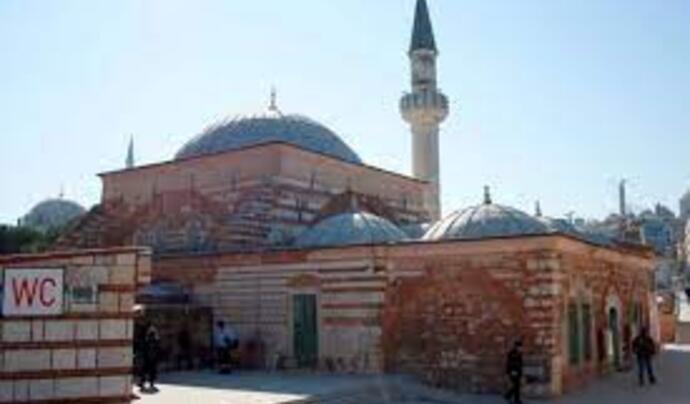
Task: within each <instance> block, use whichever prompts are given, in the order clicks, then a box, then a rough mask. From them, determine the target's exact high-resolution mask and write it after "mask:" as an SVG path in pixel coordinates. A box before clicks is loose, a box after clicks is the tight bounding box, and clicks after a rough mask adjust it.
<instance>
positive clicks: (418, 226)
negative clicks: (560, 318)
mask: <svg viewBox="0 0 690 404" xmlns="http://www.w3.org/2000/svg"><path fill="white" fill-rule="evenodd" d="M430 227H431V223H412V224H406V225H403V226H400V230H402V231H404V232H405V234H407V237H409V238H410V239H412V240H419V239H421V238H422V237H423V236H424V233H426V232H427V231H428V230H429V228H430Z"/></svg>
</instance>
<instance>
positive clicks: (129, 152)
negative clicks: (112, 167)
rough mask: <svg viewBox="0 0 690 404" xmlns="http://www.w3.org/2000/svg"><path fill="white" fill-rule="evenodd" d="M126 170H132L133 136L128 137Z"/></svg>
mask: <svg viewBox="0 0 690 404" xmlns="http://www.w3.org/2000/svg"><path fill="white" fill-rule="evenodd" d="M125 167H126V168H134V135H130V136H129V146H128V147H127V159H126V160H125Z"/></svg>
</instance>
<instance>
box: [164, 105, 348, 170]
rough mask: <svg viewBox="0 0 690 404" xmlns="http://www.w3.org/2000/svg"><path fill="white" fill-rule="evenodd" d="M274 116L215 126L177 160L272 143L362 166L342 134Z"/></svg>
mask: <svg viewBox="0 0 690 404" xmlns="http://www.w3.org/2000/svg"><path fill="white" fill-rule="evenodd" d="M273 108H274V109H273V110H272V113H269V114H267V115H265V116H260V117H250V118H238V119H234V120H231V121H226V122H221V123H219V124H217V125H214V126H211V127H209V128H208V129H206V130H205V131H204V132H202V133H201V134H200V135H198V136H196V137H195V138H193V139H192V140H190V141H189V142H187V144H185V145H184V146H183V147H182V148H181V149H180V150H179V151H178V152H177V154H176V155H175V158H176V159H184V158H189V157H196V156H203V155H207V154H213V153H220V152H225V151H231V150H238V149H242V148H245V147H249V146H255V145H259V144H265V143H270V142H285V143H289V144H291V145H294V146H297V147H299V148H302V149H305V150H309V151H312V152H315V153H321V154H325V155H327V156H330V157H333V158H336V159H339V160H344V161H347V162H349V163H354V164H362V160H361V159H360V158H359V156H358V155H357V154H356V153H355V152H354V151H353V150H352V149H351V148H350V147H349V146H348V145H347V144H345V142H343V141H342V140H341V139H340V138H339V137H338V135H336V134H335V133H334V132H333V131H331V130H330V129H328V128H327V127H325V126H323V125H321V124H320V123H318V122H316V121H313V120H311V119H309V118H306V117H304V116H300V115H282V114H281V113H279V112H278V111H277V109H275V107H273Z"/></svg>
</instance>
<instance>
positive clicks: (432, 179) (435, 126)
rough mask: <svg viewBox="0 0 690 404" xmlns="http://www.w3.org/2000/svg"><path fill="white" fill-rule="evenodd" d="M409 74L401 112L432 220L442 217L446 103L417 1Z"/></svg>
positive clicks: (422, 2)
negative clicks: (426, 188)
mask: <svg viewBox="0 0 690 404" xmlns="http://www.w3.org/2000/svg"><path fill="white" fill-rule="evenodd" d="M408 56H409V58H410V65H411V71H412V91H411V92H409V93H406V94H405V95H404V96H403V98H402V99H401V100H400V112H401V114H402V117H403V119H404V120H405V121H406V122H407V123H409V124H410V128H411V131H412V174H413V176H414V177H415V178H418V179H420V180H424V181H428V182H429V183H430V184H431V190H430V192H429V193H428V194H427V195H425V207H426V208H427V209H428V210H429V212H430V213H431V219H433V220H438V219H439V218H440V216H441V201H440V193H441V186H440V169H439V146H438V134H439V124H440V123H441V122H443V120H444V119H446V117H447V116H448V99H447V98H446V96H445V95H443V93H441V91H439V89H438V88H437V86H436V57H437V56H438V51H437V49H436V41H435V40H434V32H433V29H432V27H431V19H430V18H429V9H428V8H427V5H426V0H417V9H416V11H415V17H414V28H413V29H412V41H411V43H410V50H409V53H408Z"/></svg>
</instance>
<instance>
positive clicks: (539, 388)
mask: <svg viewBox="0 0 690 404" xmlns="http://www.w3.org/2000/svg"><path fill="white" fill-rule="evenodd" d="M652 267H653V255H652V254H651V252H650V251H648V250H647V249H644V248H634V247H602V246H597V245H593V244H589V243H587V242H584V241H582V240H579V239H576V238H572V237H569V236H564V235H546V236H522V237H512V238H496V239H484V240H465V241H445V242H412V243H405V244H398V245H378V246H352V247H345V248H324V249H317V250H289V251H274V252H263V253H247V254H217V255H207V256H199V257H194V258H193V259H192V258H190V257H161V258H160V259H158V260H156V261H155V262H154V269H153V273H154V278H156V279H161V280H163V279H164V280H172V281H177V282H179V283H181V284H184V285H186V286H187V287H189V288H190V290H192V291H193V296H194V299H195V300H196V301H197V302H199V303H203V304H206V305H209V306H211V307H212V308H213V311H214V316H216V317H217V318H223V319H225V320H226V321H229V322H230V323H232V324H233V326H234V327H236V328H237V329H238V331H239V333H240V335H241V337H242V338H243V339H244V340H247V339H251V338H255V337H256V336H260V338H261V339H262V340H263V341H264V342H265V344H266V366H270V362H271V360H272V358H274V357H275V355H276V354H281V355H286V356H288V357H290V356H291V355H293V353H294V352H293V341H294V340H293V330H292V328H293V319H292V307H291V304H292V303H291V302H292V299H291V297H292V296H293V295H294V294H305V293H306V294H314V295H315V296H316V301H317V302H318V310H317V322H318V326H317V328H318V353H319V362H320V364H321V365H322V366H324V367H325V368H328V367H329V366H327V365H326V364H328V363H331V364H333V363H335V364H337V366H336V368H337V369H339V370H343V371H348V372H350V371H354V372H359V373H361V372H384V371H388V372H403V373H411V374H414V375H416V376H418V377H419V378H420V379H422V380H424V381H426V382H428V383H430V384H433V385H437V386H444V387H450V388H454V389H458V390H462V391H473V392H496V391H500V390H502V389H503V388H505V378H504V374H503V372H504V357H505V354H506V352H507V351H508V349H509V348H510V345H511V344H512V343H513V342H514V341H515V340H516V339H518V338H522V339H523V340H524V342H525V349H526V365H527V369H526V372H527V375H528V384H527V391H528V392H529V393H530V394H532V395H535V396H554V395H560V394H562V393H563V392H565V391H569V390H573V389H576V388H578V387H579V386H581V385H583V384H585V383H587V382H588V381H590V380H592V379H593V378H595V377H597V375H600V374H603V373H607V372H610V371H612V370H614V369H616V368H619V367H625V366H630V354H629V341H630V339H631V338H632V337H633V334H634V333H635V332H636V330H637V328H639V326H640V325H642V324H644V323H645V322H648V321H649V315H648V314H647V313H649V310H650V309H651V307H650V301H651V292H652V289H651V285H652V284H651V271H652ZM612 309H613V310H615V311H616V312H617V313H618V314H617V315H618V321H617V322H616V324H615V327H614V328H611V326H610V324H609V323H610V319H609V317H610V316H609V314H610V312H611V310H612ZM573 324H577V325H573ZM613 329H615V331H616V333H617V335H618V336H619V341H620V343H619V344H617V345H616V347H615V348H614V346H613V345H612V344H611V343H609V340H611V338H613V334H612V330H613ZM614 350H615V351H616V352H614ZM616 358H619V359H618V363H616V361H617V359H616Z"/></svg>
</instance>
